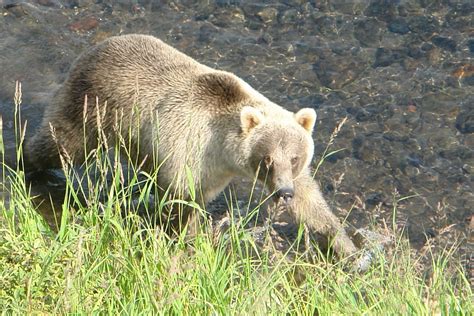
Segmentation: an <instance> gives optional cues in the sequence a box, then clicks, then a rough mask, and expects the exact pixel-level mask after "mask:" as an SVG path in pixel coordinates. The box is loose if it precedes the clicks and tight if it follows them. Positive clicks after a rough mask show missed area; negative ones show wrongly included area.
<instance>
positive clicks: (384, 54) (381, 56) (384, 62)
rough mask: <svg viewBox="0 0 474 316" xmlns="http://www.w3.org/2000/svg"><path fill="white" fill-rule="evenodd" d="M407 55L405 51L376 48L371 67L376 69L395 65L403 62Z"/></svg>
mask: <svg viewBox="0 0 474 316" xmlns="http://www.w3.org/2000/svg"><path fill="white" fill-rule="evenodd" d="M406 55H407V51H406V50H405V49H389V48H384V47H381V48H378V49H377V51H376V52H375V62H374V64H373V66H374V67H375V68H376V67H387V66H390V65H391V64H393V63H397V62H400V61H402V60H403V58H405V56H406Z"/></svg>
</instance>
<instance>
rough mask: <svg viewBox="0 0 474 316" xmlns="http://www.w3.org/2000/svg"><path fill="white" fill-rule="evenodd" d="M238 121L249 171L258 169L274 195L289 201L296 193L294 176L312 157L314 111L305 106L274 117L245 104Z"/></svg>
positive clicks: (259, 174) (257, 171) (256, 171)
mask: <svg viewBox="0 0 474 316" xmlns="http://www.w3.org/2000/svg"><path fill="white" fill-rule="evenodd" d="M240 121H241V129H242V134H243V137H244V143H245V145H246V146H245V148H246V153H247V157H246V159H247V168H248V169H249V170H248V171H249V172H253V174H256V173H258V179H259V180H260V181H262V182H263V183H265V185H266V187H267V188H268V189H269V191H270V192H272V193H274V194H275V197H276V198H278V199H280V198H281V199H283V201H284V202H289V201H290V200H291V199H292V198H293V196H294V193H295V187H294V185H293V182H294V179H295V178H296V177H297V176H298V175H299V174H300V173H301V172H302V171H303V170H304V169H305V168H307V167H308V165H309V163H310V162H311V159H312V158H313V152H314V145H313V139H312V136H311V134H312V132H313V128H314V124H315V122H316V112H315V111H314V110H313V109H310V108H304V109H301V110H300V111H298V112H297V113H294V114H293V115H292V116H290V115H288V116H283V117H273V116H272V115H264V114H263V113H262V112H260V111H259V110H258V109H256V108H254V107H250V106H245V107H243V108H242V111H241V113H240Z"/></svg>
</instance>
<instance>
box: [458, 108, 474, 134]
mask: <svg viewBox="0 0 474 316" xmlns="http://www.w3.org/2000/svg"><path fill="white" fill-rule="evenodd" d="M456 128H457V129H458V130H459V131H460V132H461V133H463V134H470V133H474V107H472V106H471V108H470V109H467V110H464V111H461V112H460V113H459V114H458V116H457V117H456Z"/></svg>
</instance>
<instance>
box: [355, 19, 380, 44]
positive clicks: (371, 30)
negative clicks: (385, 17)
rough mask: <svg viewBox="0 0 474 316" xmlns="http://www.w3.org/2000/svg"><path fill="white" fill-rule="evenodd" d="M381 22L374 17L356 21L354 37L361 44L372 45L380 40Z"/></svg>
mask: <svg viewBox="0 0 474 316" xmlns="http://www.w3.org/2000/svg"><path fill="white" fill-rule="evenodd" d="M382 27H383V24H382V23H381V22H379V21H377V20H376V19H366V20H362V21H358V22H357V23H355V25H354V37H355V38H356V39H357V40H358V41H359V42H360V43H361V44H362V46H369V47H370V46H374V45H376V44H377V43H378V42H380V38H381V34H382Z"/></svg>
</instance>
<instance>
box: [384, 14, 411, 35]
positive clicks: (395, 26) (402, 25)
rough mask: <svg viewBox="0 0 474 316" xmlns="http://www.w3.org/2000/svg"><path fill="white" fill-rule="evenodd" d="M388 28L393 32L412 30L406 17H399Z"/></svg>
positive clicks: (403, 32) (401, 32)
mask: <svg viewBox="0 0 474 316" xmlns="http://www.w3.org/2000/svg"><path fill="white" fill-rule="evenodd" d="M388 30H389V31H390V32H392V33H398V34H407V33H408V32H410V28H409V27H408V22H407V21H406V19H404V18H398V19H395V20H393V21H392V22H390V23H389V24H388Z"/></svg>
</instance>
